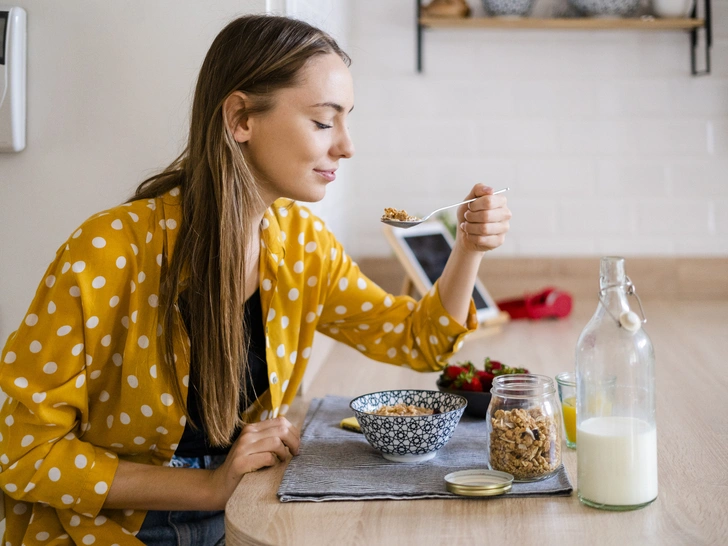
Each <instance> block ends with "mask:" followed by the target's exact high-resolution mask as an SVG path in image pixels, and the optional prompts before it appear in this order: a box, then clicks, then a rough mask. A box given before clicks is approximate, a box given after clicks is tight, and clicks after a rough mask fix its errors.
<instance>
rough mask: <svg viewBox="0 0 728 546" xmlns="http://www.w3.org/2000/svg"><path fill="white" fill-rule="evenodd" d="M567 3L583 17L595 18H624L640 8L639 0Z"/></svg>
mask: <svg viewBox="0 0 728 546" xmlns="http://www.w3.org/2000/svg"><path fill="white" fill-rule="evenodd" d="M568 3H569V4H570V5H571V6H572V7H574V8H576V9H577V10H578V11H579V12H581V13H583V14H585V15H594V16H597V17H600V16H601V17H610V16H618V17H624V16H626V15H631V14H632V13H634V12H635V11H636V10H637V8H639V7H640V0H568Z"/></svg>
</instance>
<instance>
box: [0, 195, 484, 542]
mask: <svg viewBox="0 0 728 546" xmlns="http://www.w3.org/2000/svg"><path fill="white" fill-rule="evenodd" d="M177 196H179V191H178V190H173V191H172V192H170V193H169V194H167V195H165V196H164V197H163V198H160V199H149V200H147V199H145V200H142V201H135V202H132V203H127V204H125V205H123V206H122V207H123V208H122V207H117V208H115V209H112V210H110V211H108V212H106V213H102V214H99V215H96V216H94V217H92V218H91V219H89V220H88V221H87V222H86V223H84V224H83V225H82V226H81V228H79V229H78V230H77V231H76V232H74V235H73V236H72V237H71V238H69V239H68V241H67V242H66V243H64V245H63V246H62V247H61V249H60V250H59V252H58V253H57V255H56V259H55V261H54V262H53V263H52V264H51V266H50V267H49V268H48V270H47V272H46V273H45V275H44V276H43V277H42V280H41V283H40V288H39V290H38V293H37V296H36V299H35V300H34V301H33V304H32V305H31V308H30V309H29V310H28V312H27V314H26V315H25V317H24V318H23V321H22V323H21V325H20V327H19V328H18V331H17V333H16V334H15V335H14V336H13V337H11V338H10V339H9V340H8V342H7V345H6V346H5V348H4V350H3V353H2V355H0V361H1V362H2V363H3V372H4V373H3V375H1V376H0V388H2V389H3V391H5V392H6V393H7V394H8V396H9V397H10V400H12V401H13V403H6V404H4V405H3V407H2V409H0V419H1V420H2V422H4V423H5V425H6V426H7V427H12V428H13V430H14V431H15V432H14V434H12V435H10V434H4V435H3V436H0V463H2V464H3V465H4V466H3V468H2V470H3V472H2V478H0V481H2V484H3V486H4V487H5V490H6V491H8V492H12V491H11V490H12V488H13V487H15V490H16V491H17V490H19V489H22V488H25V495H26V500H27V501H31V502H37V501H43V502H48V503H49V504H51V505H53V506H56V507H58V506H68V507H69V508H71V507H72V508H73V511H74V512H75V513H70V511H68V512H69V514H68V515H66V516H64V517H67V518H68V519H66V520H65V527H66V529H67V530H70V529H75V533H76V534H75V535H74V536H73V539H74V540H75V541H76V542H79V543H82V544H123V543H126V542H128V538H126V535H124V533H123V532H121V533H119V527H118V526H115V524H114V525H112V523H113V520H112V518H109V519H108V520H107V519H106V517H104V516H97V517H95V518H94V517H86V516H81V515H80V514H98V512H99V510H101V507H102V506H103V503H104V501H105V498H106V494H107V493H108V489H109V485H110V484H111V482H112V480H113V477H114V472H115V468H116V464H117V461H118V458H117V456H116V455H115V453H112V452H123V453H124V454H125V455H129V456H134V457H135V460H139V461H142V462H148V463H152V461H153V460H154V461H156V462H158V463H159V462H164V458H165V457H169V456H170V455H171V453H173V452H174V450H175V449H176V448H177V443H178V442H179V439H180V437H181V434H182V431H183V429H184V426H185V424H186V419H185V418H184V412H183V407H182V404H180V403H177V402H176V401H175V399H174V397H173V395H172V394H171V393H172V392H173V391H172V390H170V386H169V384H168V382H167V379H166V378H165V374H163V373H162V369H161V368H160V363H159V362H158V361H157V360H156V359H157V355H158V354H159V349H160V347H161V345H160V344H161V343H162V342H163V341H164V336H163V335H162V330H161V324H160V323H161V322H162V320H161V318H160V316H159V313H160V311H161V309H160V305H161V302H160V276H161V270H162V268H161V266H162V264H163V263H164V261H165V260H166V261H167V263H169V260H170V258H171V254H170V252H171V250H170V249H173V248H174V241H175V238H176V236H177V233H178V232H179V227H180V209H179V197H177ZM261 228H262V230H261V245H260V248H261V253H262V257H263V256H265V257H266V258H267V259H265V260H264V259H261V264H262V265H261V271H260V273H261V275H260V288H261V291H260V297H261V303H262V306H263V310H264V313H265V315H264V317H265V320H266V323H265V326H266V345H267V347H269V348H268V351H269V352H268V367H269V370H268V373H269V378H268V379H269V384H270V387H271V388H270V390H269V392H268V393H266V394H265V395H264V396H263V397H262V398H261V400H260V402H261V404H262V406H263V407H262V408H261V409H260V412H259V414H257V415H251V419H260V420H265V419H270V418H273V417H275V416H278V415H285V414H286V413H287V411H288V408H289V406H290V403H291V401H292V400H293V398H294V397H295V395H296V392H297V390H298V387H299V381H300V376H301V374H300V373H298V372H296V373H294V372H295V371H296V368H297V367H300V366H305V365H306V363H307V362H308V360H309V359H310V358H311V356H312V355H311V347H312V345H313V338H314V332H315V331H316V330H320V331H322V332H324V333H326V334H328V335H331V336H334V337H335V338H336V339H338V340H339V341H342V342H344V343H347V344H349V345H351V346H353V347H356V348H358V349H359V350H361V351H363V352H366V354H367V355H368V356H370V357H372V358H374V359H377V360H383V361H389V362H392V363H395V364H405V365H409V366H411V367H412V368H414V369H419V370H430V369H437V368H438V367H439V364H438V361H440V360H442V361H445V360H446V359H447V357H448V356H449V355H450V354H451V353H452V347H453V346H454V345H455V344H458V343H459V342H460V341H461V339H460V338H461V337H462V334H463V333H464V332H465V331H466V329H465V328H463V327H462V326H460V325H459V324H457V323H456V321H454V320H453V319H452V318H451V317H450V316H449V315H448V314H447V312H446V311H445V310H444V308H443V307H442V305H441V304H440V301H439V293H438V292H437V290H436V289H434V290H432V291H430V292H429V293H428V294H426V295H425V296H424V297H423V299H422V304H421V305H420V306H417V307H415V302H414V300H412V299H411V298H408V297H403V296H400V297H395V296H392V295H390V294H387V293H386V292H384V291H383V290H382V289H381V288H379V287H378V286H377V285H376V284H374V283H372V282H370V281H369V280H368V279H367V278H366V277H364V276H363V275H362V274H361V271H360V270H359V268H358V266H357V265H356V263H355V262H353V261H352V260H351V259H350V258H349V257H348V256H347V255H346V253H345V252H344V251H343V249H342V247H341V246H340V245H339V243H338V242H337V241H336V239H335V238H334V237H333V235H332V234H331V232H330V231H329V230H328V229H326V226H325V224H324V223H323V221H321V219H319V218H317V217H316V216H315V215H314V214H312V213H311V212H310V211H308V210H307V209H306V208H305V207H302V206H300V205H298V204H296V203H290V202H287V201H280V202H277V203H276V205H274V206H273V207H271V209H269V210H268V211H267V212H266V214H265V215H264V217H263V219H262V222H261ZM469 324H470V326H471V328H472V326H473V325H472V321H471V323H469ZM412 332H417V334H418V336H419V339H420V340H421V341H422V342H423V343H419V342H416V341H415V339H414V337H415V336H414V334H413V333H412ZM173 335H174V336H175V337H174V338H173V339H174V342H175V362H177V365H178V366H180V364H182V365H186V364H187V363H186V358H187V354H188V352H189V351H188V346H187V345H186V343H187V340H186V339H182V338H181V337H180V335H179V334H177V333H174V334H173ZM177 355H180V360H181V363H180V362H178V359H177ZM184 369H185V368H182V370H184ZM299 371H300V370H299ZM183 376H184V377H183ZM180 377H181V378H182V385H183V386H184V389H185V390H184V391H183V394H185V393H186V389H187V388H188V387H191V385H189V376H188V375H186V372H182V374H181V375H180ZM15 401H17V402H18V403H15ZM65 406H68V407H69V408H67V409H70V410H72V412H73V413H74V414H78V415H79V426H78V428H76V429H74V430H73V432H71V433H67V432H64V433H63V434H65V436H61V437H60V438H59V437H58V432H54V429H56V430H57V427H54V426H49V427H38V426H35V419H37V415H38V414H39V412H43V413H42V414H43V415H47V416H50V417H48V418H49V419H54V418H55V417H54V416H57V417H58V418H59V419H61V416H63V415H68V414H69V413H70V412H69V411H64V410H63V408H64V407H65ZM21 407H22V408H27V410H32V411H33V412H34V414H31V413H30V411H27V410H23V411H21V410H19V409H18V408H21ZM50 424H61V425H62V426H67V424H66V423H65V421H64V422H62V423H61V422H60V421H59V422H58V423H50ZM17 431H21V432H17ZM89 431H92V432H93V434H94V436H93V437H94V439H96V441H98V442H101V443H103V445H104V446H108V447H105V448H95V447H94V446H92V445H91V444H90V443H88V441H89V440H88V439H89V438H90V434H89ZM10 437H12V438H13V439H12V440H11V441H9V438H10ZM49 444H50V449H49V450H48V449H47V448H45V447H44V452H43V453H44V458H39V456H38V455H37V454H36V453H38V451H37V446H48V445H49ZM152 457H160V458H161V460H160V459H152ZM11 460H12V461H14V462H15V461H17V465H16V464H14V465H13V466H10V467H8V466H7V465H8V464H9V462H10V461H11ZM33 467H34V468H35V471H36V472H37V473H39V474H38V475H39V479H37V480H36V482H29V480H28V474H27V473H26V470H25V469H28V468H31V469H32V468H33ZM31 473H32V470H31ZM20 484H23V485H20ZM78 484H88V486H87V488H86V489H84V490H83V493H82V491H81V490H80V489H79V485H78ZM28 506H29V504H28V503H27V502H16V503H15V504H14V505H13V508H12V509H11V510H8V511H7V513H6V517H8V518H10V519H9V520H8V523H9V524H10V525H11V528H12V525H13V524H17V525H20V529H21V532H22V530H23V529H25V528H26V527H27V512H28ZM61 512H64V511H63V510H60V511H59V513H61ZM127 512H128V513H127ZM136 514H138V512H137V513H136ZM115 515H116V516H118V518H117V519H118V521H120V522H122V524H123V525H124V527H125V528H126V529H128V531H129V533H133V532H134V531H136V530H137V528H138V525H139V521H140V520H139V518H137V519H134V520H133V521H135V522H136V523H134V524H132V519H133V518H134V516H135V513H134V512H133V511H124V512H122V511H119V512H115ZM13 518H14V519H13ZM21 518H25V519H21ZM126 518H130V519H128V520H127V519H126ZM41 522H42V523H41ZM54 522H55V523H54ZM36 523H37V525H36V526H35V527H33V529H34V531H33V534H32V535H29V536H32V537H33V539H34V540H36V541H41V542H42V540H41V538H38V535H39V534H40V536H41V537H45V535H43V534H42V533H48V538H47V540H50V539H51V538H54V537H58V536H60V535H61V534H63V533H64V529H63V527H61V526H60V523H59V522H58V521H57V520H56V519H54V518H45V519H43V520H38V522H36ZM135 525H136V526H137V527H135ZM113 529H116V531H114V530H113ZM66 532H67V531H66Z"/></svg>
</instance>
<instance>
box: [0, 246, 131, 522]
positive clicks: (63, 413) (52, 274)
mask: <svg viewBox="0 0 728 546" xmlns="http://www.w3.org/2000/svg"><path fill="white" fill-rule="evenodd" d="M69 244H71V245H72V242H71V239H69ZM69 244H64V245H63V246H62V247H61V248H60V249H59V251H58V252H57V254H56V259H55V261H54V262H53V263H52V264H51V265H50V267H49V268H48V270H47V271H46V274H45V277H44V279H43V281H42V282H41V283H40V286H39V288H38V290H37V292H36V294H35V297H34V299H33V302H32V304H31V306H30V309H29V310H28V313H27V315H26V316H25V319H24V320H23V322H22V323H21V325H20V327H19V328H18V330H17V331H16V332H14V333H13V334H11V336H10V338H9V339H8V341H7V343H6V345H5V348H4V350H3V352H2V357H1V358H0V361H1V364H0V388H2V390H3V391H4V392H5V393H6V394H7V396H8V399H7V400H6V402H5V404H4V406H3V407H2V410H0V453H1V454H0V472H1V473H0V487H1V488H2V490H3V491H4V492H5V494H6V495H9V496H10V497H12V498H14V499H16V500H23V501H26V502H31V503H36V502H43V503H47V504H49V505H51V506H53V507H54V508H56V509H70V510H74V511H76V512H78V513H79V514H85V515H92V516H95V515H96V514H97V513H98V512H99V510H100V509H101V507H102V505H103V503H104V501H105V499H106V495H107V491H108V489H109V487H110V485H111V482H112V480H113V477H114V474H115V472H116V468H117V465H118V458H117V455H116V454H114V453H111V452H109V451H107V450H105V449H101V448H98V447H96V446H94V445H92V444H90V443H88V442H85V441H84V440H83V435H84V433H85V432H86V431H87V430H88V428H89V427H90V425H89V424H88V392H87V382H86V379H87V378H86V366H87V359H88V358H90V357H89V356H87V355H86V352H85V351H84V343H85V335H84V331H85V326H90V325H91V324H90V323H91V322H93V321H94V320H97V319H96V317H85V316H84V312H83V305H82V299H83V298H85V297H89V294H88V293H87V291H86V290H85V289H84V283H85V282H87V281H86V279H85V278H79V277H80V276H79V273H81V271H83V269H84V268H85V263H84V262H83V261H81V260H79V259H78V258H77V259H76V260H74V258H73V256H72V247H71V246H69ZM95 282H98V281H95ZM82 292H83V294H82Z"/></svg>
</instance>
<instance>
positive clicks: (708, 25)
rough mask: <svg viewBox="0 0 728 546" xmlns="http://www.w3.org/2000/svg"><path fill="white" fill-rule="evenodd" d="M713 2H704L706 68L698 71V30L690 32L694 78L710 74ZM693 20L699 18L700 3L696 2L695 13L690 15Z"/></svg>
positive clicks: (708, 0)
mask: <svg viewBox="0 0 728 546" xmlns="http://www.w3.org/2000/svg"><path fill="white" fill-rule="evenodd" d="M710 2H711V0H703V11H704V12H705V13H704V14H703V18H704V21H705V22H704V24H703V30H704V31H705V67H704V68H703V70H698V62H697V57H698V30H700V29H698V28H694V29H693V30H691V31H690V72H691V73H692V75H693V76H706V75H708V74H710V48H711V47H713V17H712V9H711V5H710ZM690 17H692V18H693V19H697V17H698V3H697V2H695V6H694V7H693V13H692V14H691V15H690Z"/></svg>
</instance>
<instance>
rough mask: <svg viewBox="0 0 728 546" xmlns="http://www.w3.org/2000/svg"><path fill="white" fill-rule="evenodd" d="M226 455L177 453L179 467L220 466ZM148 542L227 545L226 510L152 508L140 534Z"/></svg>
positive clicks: (152, 544) (177, 545) (175, 461)
mask: <svg viewBox="0 0 728 546" xmlns="http://www.w3.org/2000/svg"><path fill="white" fill-rule="evenodd" d="M223 461H225V456H206V457H195V458H180V457H173V458H172V462H171V464H170V466H173V467H178V468H210V469H211V468H217V467H218V466H220V465H221V464H222V463H223ZM136 538H137V539H139V540H141V541H142V542H143V543H144V544H146V545H147V546H224V545H225V512H224V511H222V510H219V511H214V512H197V511H192V510H189V511H157V510H150V511H149V512H147V516H146V517H145V518H144V523H143V524H142V528H141V529H140V531H139V533H138V534H137V536H136Z"/></svg>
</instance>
